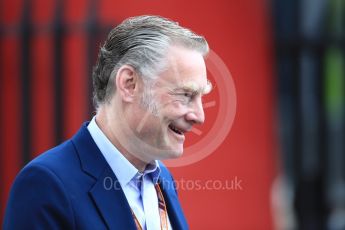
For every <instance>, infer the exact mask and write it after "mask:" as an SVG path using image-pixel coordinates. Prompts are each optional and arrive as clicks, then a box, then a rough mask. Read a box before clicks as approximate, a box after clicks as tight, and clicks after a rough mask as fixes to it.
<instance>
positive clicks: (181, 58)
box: [130, 46, 210, 159]
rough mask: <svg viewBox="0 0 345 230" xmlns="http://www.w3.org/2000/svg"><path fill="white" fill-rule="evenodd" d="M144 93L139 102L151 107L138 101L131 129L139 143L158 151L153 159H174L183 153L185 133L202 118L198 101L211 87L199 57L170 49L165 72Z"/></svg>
mask: <svg viewBox="0 0 345 230" xmlns="http://www.w3.org/2000/svg"><path fill="white" fill-rule="evenodd" d="M146 90H149V91H146V93H147V95H149V96H148V97H146V98H145V97H144V98H142V100H144V101H145V100H146V102H145V103H144V104H149V105H150V106H143V103H142V102H141V103H139V102H138V106H137V107H136V109H135V111H133V113H134V119H133V120H132V124H131V125H130V126H131V127H132V129H133V130H135V133H136V135H137V137H138V138H139V139H140V140H141V141H143V142H144V143H145V144H148V145H149V146H151V147H153V148H154V149H156V150H158V151H155V153H153V152H152V153H150V154H153V156H152V159H168V158H176V157H178V156H180V155H181V154H182V152H183V143H184V141H185V133H186V132H188V131H190V130H191V128H192V126H193V125H195V124H201V123H203V122H204V119H205V115H204V110H203V108H202V101H201V99H202V96H203V94H205V93H207V91H209V90H210V85H209V84H208V81H207V77H206V67H205V62H204V59H203V57H202V55H201V54H200V53H198V52H196V51H191V50H188V49H185V48H181V47H176V46H174V47H171V49H170V52H169V54H168V64H167V69H166V70H165V71H164V72H163V73H161V74H160V76H159V78H158V79H157V80H156V81H155V83H154V85H153V86H152V87H151V88H149V89H146ZM142 149H143V150H144V149H145V148H144V147H143V148H142ZM160 150H161V151H160ZM146 154H147V153H146Z"/></svg>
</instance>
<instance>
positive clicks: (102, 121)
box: [96, 109, 147, 172]
mask: <svg viewBox="0 0 345 230" xmlns="http://www.w3.org/2000/svg"><path fill="white" fill-rule="evenodd" d="M112 120H113V121H116V119H112ZM110 122H111V121H109V120H108V119H107V116H106V113H105V111H104V110H102V109H101V110H99V111H98V113H97V115H96V123H97V125H98V127H99V128H100V129H101V130H102V132H103V133H104V134H105V136H106V137H107V138H108V139H109V140H110V141H111V143H112V144H113V145H114V146H115V147H116V148H117V149H118V150H119V152H120V153H121V154H122V155H123V156H124V157H125V158H126V159H127V160H128V161H129V162H130V163H131V164H132V165H133V166H134V167H136V168H137V169H138V170H139V172H143V171H144V170H145V168H146V166H147V162H145V161H142V160H141V159H139V158H138V157H136V156H135V155H134V154H132V153H130V152H129V151H128V150H127V149H126V148H125V147H124V146H123V145H122V144H121V142H120V141H119V140H118V138H116V134H115V133H114V132H121V129H116V128H111V127H115V126H116V125H115V124H111V123H110ZM119 135H123V133H119Z"/></svg>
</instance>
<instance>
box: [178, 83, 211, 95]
mask: <svg viewBox="0 0 345 230" xmlns="http://www.w3.org/2000/svg"><path fill="white" fill-rule="evenodd" d="M212 87H213V86H212V83H211V82H210V81H207V85H206V86H205V87H195V84H193V83H192V84H188V83H187V84H186V85H181V86H177V87H176V88H175V89H174V91H179V90H181V91H185V92H191V93H193V94H199V93H200V94H202V95H205V94H208V93H210V92H211V90H212Z"/></svg>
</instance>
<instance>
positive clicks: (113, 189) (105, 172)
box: [3, 123, 188, 230]
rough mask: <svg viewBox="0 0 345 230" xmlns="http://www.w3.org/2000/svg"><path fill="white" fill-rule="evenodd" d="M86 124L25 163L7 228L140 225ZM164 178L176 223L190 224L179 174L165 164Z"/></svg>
mask: <svg viewBox="0 0 345 230" xmlns="http://www.w3.org/2000/svg"><path fill="white" fill-rule="evenodd" d="M86 126H87V123H85V124H84V125H83V126H82V127H81V129H80V130H79V132H78V133H77V134H76V135H75V136H74V137H73V138H72V139H70V140H68V141H66V142H64V143H63V144H61V145H59V146H57V147H55V148H53V149H51V150H49V151H47V152H46V153H44V154H42V155H40V156H39V157H37V158H36V159H34V160H33V161H31V162H30V163H29V164H28V165H27V166H25V167H24V168H23V170H22V171H21V172H20V173H19V175H18V176H17V178H16V180H15V182H14V184H13V187H12V189H11V192H10V197H9V201H8V204H7V208H6V213H5V218H4V224H3V229H5V230H7V229H11V230H14V229H21V230H22V229H92V230H95V229H119V230H120V229H125V230H131V229H133V230H135V229H136V226H135V223H134V220H133V217H132V213H131V209H130V207H129V204H128V202H127V200H126V197H125V195H124V193H123V190H122V189H121V188H120V187H119V183H118V182H117V178H116V176H115V174H114V173H113V171H112V170H111V168H110V166H109V165H108V163H107V162H106V160H105V158H104V157H103V155H102V153H101V152H100V150H99V149H98V147H97V145H96V144H95V142H94V141H93V139H92V138H91V135H90V133H89V131H88V130H87V127H86ZM159 181H160V185H161V188H162V192H163V195H164V198H165V201H166V203H167V209H168V215H169V218H170V222H171V225H172V227H173V228H174V229H175V230H182V229H183V230H184V229H188V225H187V222H186V220H185V217H184V215H183V212H182V209H181V206H180V203H179V201H178V198H177V193H176V190H175V186H174V183H173V178H172V176H171V174H170V173H169V171H168V170H167V168H166V167H165V166H163V165H162V164H161V176H160V179H159Z"/></svg>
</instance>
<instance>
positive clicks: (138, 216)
mask: <svg viewBox="0 0 345 230" xmlns="http://www.w3.org/2000/svg"><path fill="white" fill-rule="evenodd" d="M207 52H208V45H207V42H206V40H205V39H204V38H203V37H202V36H199V35H197V34H195V33H193V32H192V31H190V30H189V29H186V28H183V27H181V26H179V25H178V24H177V23H175V22H172V21H170V20H168V19H165V18H162V17H158V16H140V17H133V18H129V19H127V20H125V21H124V22H122V23H121V24H120V25H118V26H117V27H115V28H114V29H113V30H112V31H111V32H110V34H109V36H108V38H107V40H106V42H105V44H104V45H103V46H102V47H101V49H100V51H99V56H98V61H97V64H96V66H95V67H94V72H93V82H94V102H95V106H96V109H97V114H96V116H95V117H93V119H92V120H91V122H89V123H85V124H84V125H83V126H82V127H81V129H80V130H79V131H78V133H77V134H76V135H75V136H74V137H73V138H72V139H70V140H68V141H66V142H65V143H63V144H61V145H59V146H57V147H56V148H54V149H51V150H49V151H47V152H46V153H44V154H42V155H40V156H39V157H38V158H36V159H34V160H33V161H31V162H30V163H29V164H28V165H27V166H25V167H24V169H23V170H22V171H21V172H20V174H19V175H18V176H17V178H16V180H15V182H14V185H13V187H12V190H11V194H10V198H9V201H8V205H7V209H6V215H5V219H4V229H126V230H128V229H147V230H155V229H188V225H187V221H186V220H185V217H184V215H183V212H182V209H181V206H180V204H179V202H178V198H177V193H176V190H175V186H174V181H173V179H172V176H171V174H170V173H169V171H168V170H167V168H166V167H165V166H164V165H163V164H162V163H161V162H160V160H163V159H169V158H176V157H179V156H181V154H182V153H183V144H184V141H185V133H186V132H188V131H190V130H191V128H192V126H193V125H195V124H202V123H203V122H204V119H205V115H204V111H203V108H202V96H203V95H204V94H206V93H208V92H209V91H210V90H211V85H210V83H209V82H208V81H207V77H206V67H205V62H204V57H205V55H206V54H207Z"/></svg>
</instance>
